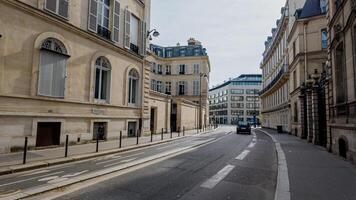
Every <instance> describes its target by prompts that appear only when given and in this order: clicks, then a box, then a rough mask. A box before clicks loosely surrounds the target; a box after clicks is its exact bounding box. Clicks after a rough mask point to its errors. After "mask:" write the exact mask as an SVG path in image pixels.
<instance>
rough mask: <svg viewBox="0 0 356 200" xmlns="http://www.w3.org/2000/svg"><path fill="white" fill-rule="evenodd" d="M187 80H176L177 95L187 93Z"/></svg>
mask: <svg viewBox="0 0 356 200" xmlns="http://www.w3.org/2000/svg"><path fill="white" fill-rule="evenodd" d="M187 86H188V84H187V82H186V81H179V82H178V88H177V89H178V90H177V91H178V95H186V94H187V93H188V91H187Z"/></svg>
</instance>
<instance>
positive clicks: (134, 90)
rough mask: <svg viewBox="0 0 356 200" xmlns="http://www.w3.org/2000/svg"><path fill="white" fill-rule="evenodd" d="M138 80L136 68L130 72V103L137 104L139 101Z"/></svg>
mask: <svg viewBox="0 0 356 200" xmlns="http://www.w3.org/2000/svg"><path fill="white" fill-rule="evenodd" d="M138 80H139V75H138V72H137V71H136V70H135V69H131V70H130V72H129V88H128V92H129V95H128V98H129V100H128V102H129V104H137V102H138V87H139V84H138Z"/></svg>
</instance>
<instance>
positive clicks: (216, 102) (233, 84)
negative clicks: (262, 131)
mask: <svg viewBox="0 0 356 200" xmlns="http://www.w3.org/2000/svg"><path fill="white" fill-rule="evenodd" d="M261 86H262V75H259V74H242V75H240V76H239V77H237V78H234V79H230V80H229V81H226V82H224V83H223V84H221V85H218V86H215V87H213V88H211V89H210V90H209V105H210V108H209V118H210V120H209V121H210V123H211V124H215V123H217V124H230V125H231V124H237V122H238V121H244V122H248V123H251V124H254V123H257V124H259V123H260V111H261V103H260V99H259V92H260V90H261Z"/></svg>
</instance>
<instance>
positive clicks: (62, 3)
mask: <svg viewBox="0 0 356 200" xmlns="http://www.w3.org/2000/svg"><path fill="white" fill-rule="evenodd" d="M58 1H59V2H58V15H60V16H62V17H64V18H68V8H69V6H68V0H58Z"/></svg>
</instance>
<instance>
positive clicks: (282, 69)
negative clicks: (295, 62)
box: [259, 65, 288, 95]
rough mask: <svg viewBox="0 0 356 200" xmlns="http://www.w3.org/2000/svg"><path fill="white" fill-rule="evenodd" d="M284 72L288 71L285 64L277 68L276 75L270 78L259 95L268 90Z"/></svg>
mask: <svg viewBox="0 0 356 200" xmlns="http://www.w3.org/2000/svg"><path fill="white" fill-rule="evenodd" d="M286 73H288V71H287V65H283V66H282V68H281V69H280V70H279V72H278V74H277V76H276V77H275V78H274V79H273V80H272V82H271V83H269V84H268V85H267V86H266V87H265V88H263V89H262V90H261V91H260V93H259V94H260V95H262V94H264V93H266V92H267V91H268V90H270V89H271V88H273V87H274V85H275V84H276V83H277V82H278V81H279V80H280V79H281V77H283V76H284V75H285V74H286Z"/></svg>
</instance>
